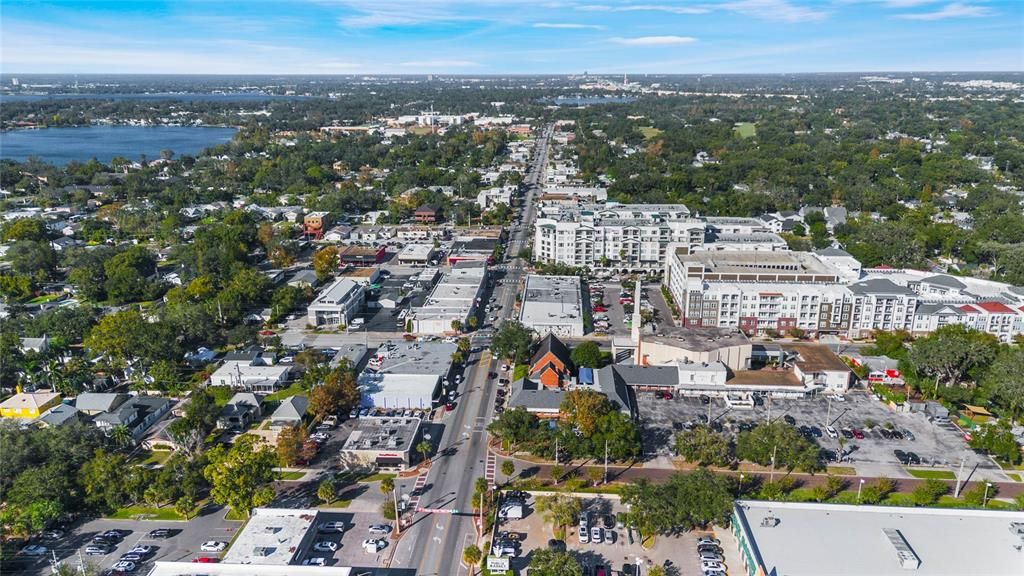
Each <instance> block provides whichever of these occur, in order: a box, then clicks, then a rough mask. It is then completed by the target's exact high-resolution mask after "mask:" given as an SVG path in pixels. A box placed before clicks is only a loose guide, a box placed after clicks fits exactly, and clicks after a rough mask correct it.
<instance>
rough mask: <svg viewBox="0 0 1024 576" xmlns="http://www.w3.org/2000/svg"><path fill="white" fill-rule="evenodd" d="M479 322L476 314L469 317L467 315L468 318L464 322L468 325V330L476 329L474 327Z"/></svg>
mask: <svg viewBox="0 0 1024 576" xmlns="http://www.w3.org/2000/svg"><path fill="white" fill-rule="evenodd" d="M479 323H480V321H479V320H478V319H477V317H476V316H470V317H469V318H468V319H467V320H466V324H468V325H469V329H470V330H476V327H477V325H478V324H479Z"/></svg>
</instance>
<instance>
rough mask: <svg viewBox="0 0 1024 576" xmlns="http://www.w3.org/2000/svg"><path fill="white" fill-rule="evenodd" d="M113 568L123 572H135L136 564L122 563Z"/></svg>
mask: <svg viewBox="0 0 1024 576" xmlns="http://www.w3.org/2000/svg"><path fill="white" fill-rule="evenodd" d="M113 568H114V570H119V571H121V572H135V568H136V565H135V562H128V561H122V562H118V563H117V564H114V566H113Z"/></svg>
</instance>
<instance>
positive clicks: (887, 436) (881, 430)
mask: <svg viewBox="0 0 1024 576" xmlns="http://www.w3.org/2000/svg"><path fill="white" fill-rule="evenodd" d="M878 433H879V434H881V435H882V438H885V439H886V440H892V432H889V431H888V430H886V429H885V428H879V429H878Z"/></svg>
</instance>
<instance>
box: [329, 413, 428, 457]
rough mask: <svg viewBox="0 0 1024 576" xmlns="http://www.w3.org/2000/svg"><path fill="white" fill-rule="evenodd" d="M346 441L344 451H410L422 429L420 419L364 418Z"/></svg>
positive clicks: (357, 421) (359, 420) (357, 423)
mask: <svg viewBox="0 0 1024 576" xmlns="http://www.w3.org/2000/svg"><path fill="white" fill-rule="evenodd" d="M355 422H356V424H355V428H354V429H353V430H352V433H351V434H349V437H348V439H347V440H345V444H344V446H342V448H341V449H342V450H343V451H351V450H388V451H395V450H399V451H402V452H405V451H407V450H409V448H410V447H411V445H412V442H413V441H414V440H415V439H416V435H417V432H418V430H419V428H420V423H421V420H420V419H419V418H377V417H372V416H364V417H362V418H359V419H358V420H356V421H355Z"/></svg>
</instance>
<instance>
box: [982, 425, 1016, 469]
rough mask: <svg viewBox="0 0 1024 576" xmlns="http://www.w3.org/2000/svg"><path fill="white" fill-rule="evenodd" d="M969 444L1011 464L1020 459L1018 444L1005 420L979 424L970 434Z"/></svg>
mask: <svg viewBox="0 0 1024 576" xmlns="http://www.w3.org/2000/svg"><path fill="white" fill-rule="evenodd" d="M970 445H971V448H974V449H976V450H983V451H985V452H988V453H989V454H992V455H994V456H997V457H999V458H1001V459H1003V460H1005V461H1007V462H1009V463H1010V464H1012V465H1016V464H1017V463H1019V462H1020V461H1021V453H1020V445H1018V444H1017V440H1016V438H1015V437H1014V435H1013V431H1012V430H1011V426H1010V423H1009V421H1007V420H1000V421H998V422H994V423H987V424H983V425H982V426H979V427H978V429H977V430H975V431H974V432H973V433H972V435H971V441H970Z"/></svg>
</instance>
